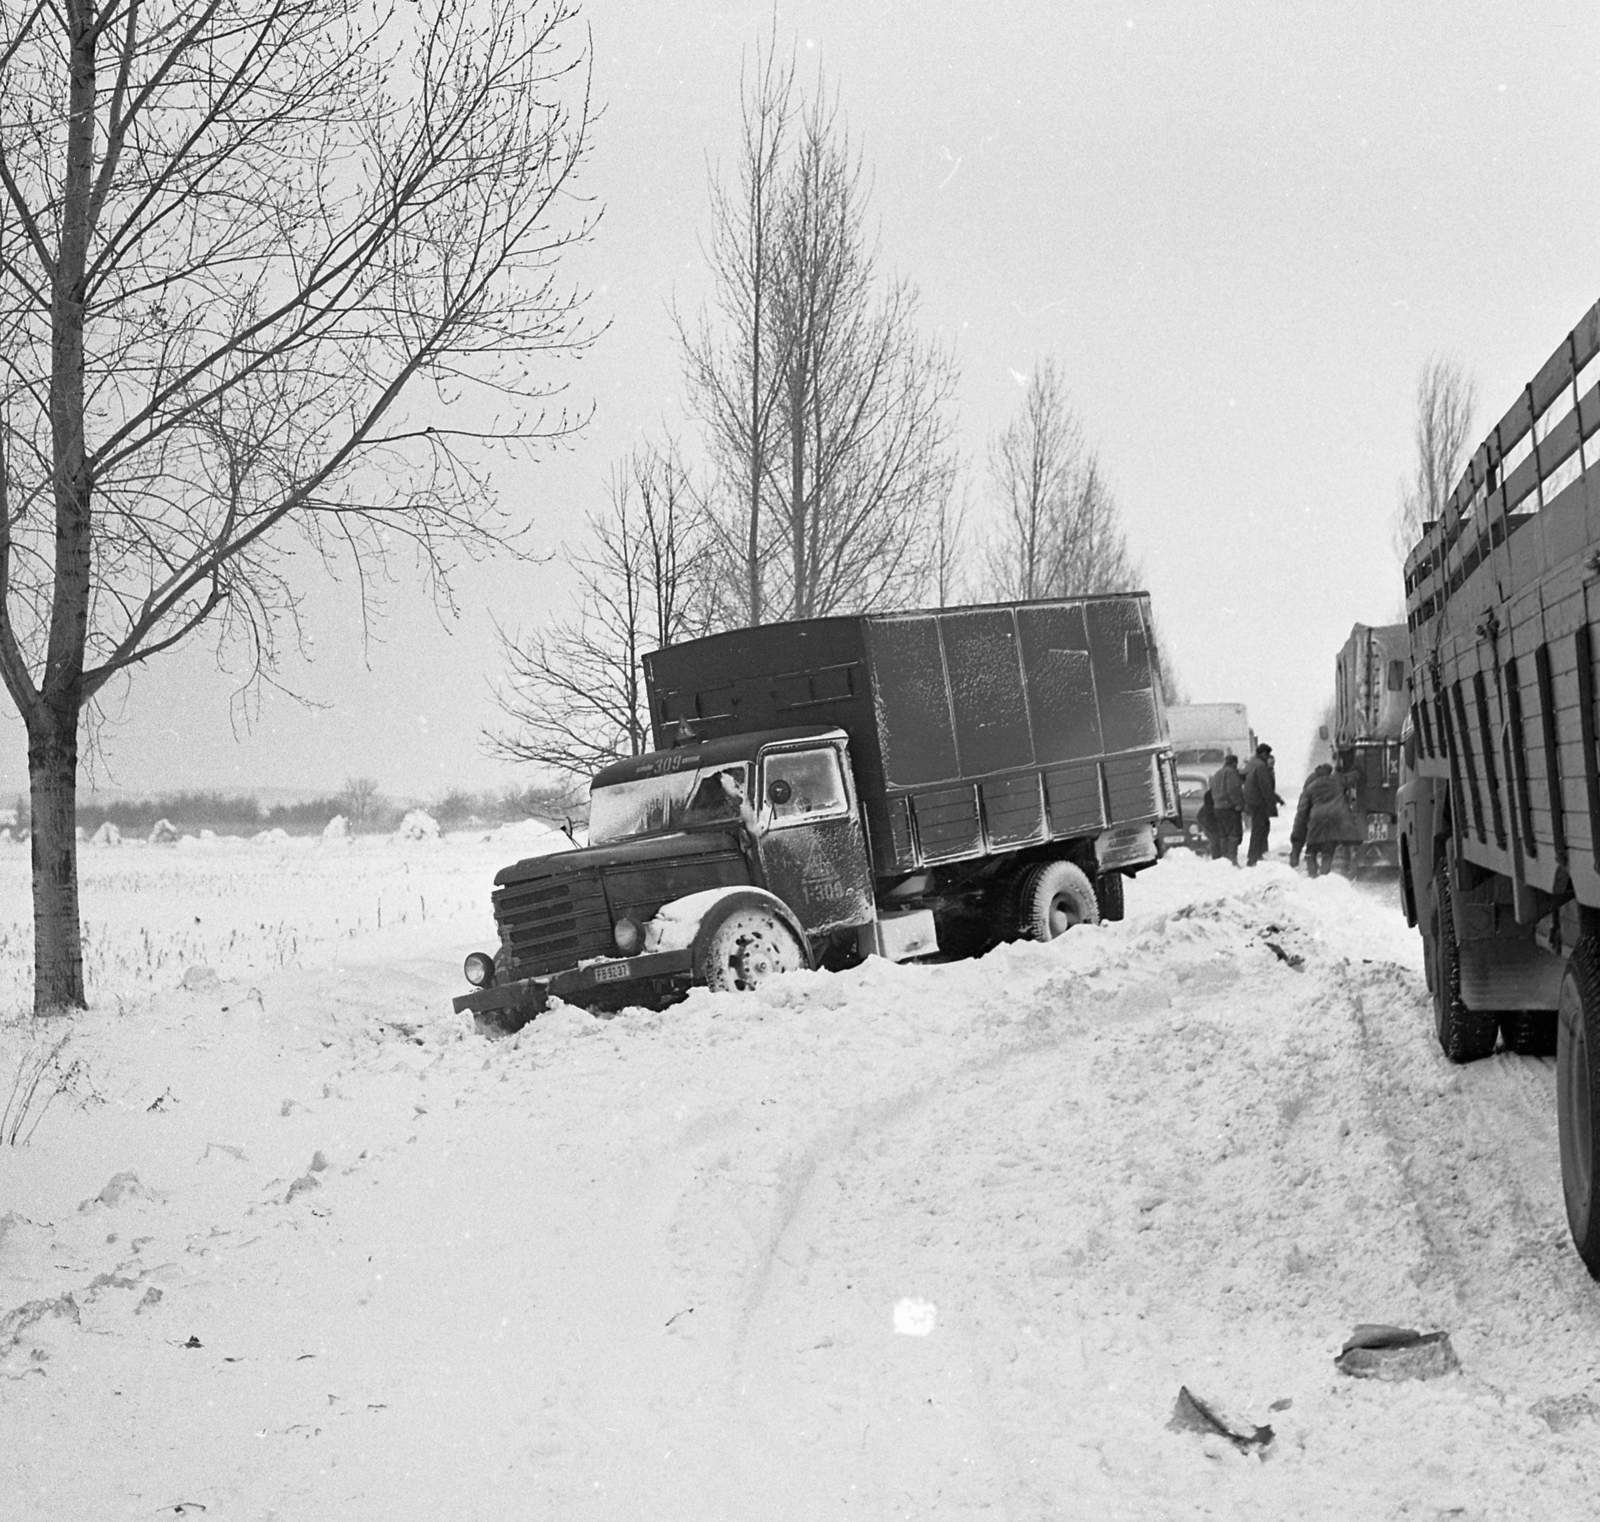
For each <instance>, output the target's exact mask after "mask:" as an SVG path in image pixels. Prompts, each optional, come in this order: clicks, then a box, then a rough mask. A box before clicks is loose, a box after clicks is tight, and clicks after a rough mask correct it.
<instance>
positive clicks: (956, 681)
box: [455, 593, 1178, 1029]
mask: <svg viewBox="0 0 1600 1522" xmlns="http://www.w3.org/2000/svg"><path fill="white" fill-rule="evenodd" d="M1150 629H1151V624H1150V607H1149V599H1148V597H1147V596H1146V595H1145V594H1144V593H1127V594H1118V595H1114V596H1104V597H1085V598H1074V599H1071V600H1066V601H1055V602H1027V603H1015V604H1005V605H998V606H986V607H968V608H957V609H945V610H940V611H937V612H908V613H884V614H865V615H852V616H848V617H834V618H819V619H811V620H807V621H804V622H797V623H786V624H767V625H762V626H760V627H756V628H749V629H736V630H733V631H731V632H729V633H726V634H717V635H712V636H711V637H709V638H707V639H700V640H693V641H690V642H688V643H685V644H681V645H673V646H671V647H669V648H667V649H664V650H658V651H656V652H655V653H654V654H652V655H647V656H646V657H645V658H644V665H645V680H646V684H647V688H648V692H649V698H650V711H651V721H652V724H653V728H654V735H653V738H654V742H655V745H656V747H657V748H656V749H655V750H654V751H652V752H649V753H648V754H645V755H640V756H634V757H631V758H629V759H627V760H624V761H618V762H616V763H615V764H613V765H611V766H608V767H606V768H605V769H604V770H603V771H601V772H600V773H599V774H598V775H596V777H595V778H594V781H593V783H592V786H591V789H590V814H589V844H588V846H587V847H586V848H584V849H581V850H576V851H571V852H566V853H563V854H561V855H557V856H550V857H537V858H533V859H530V860H527V861H520V862H517V863H515V864H513V865H511V866H508V867H506V868H505V869H504V870H503V871H501V872H500V873H499V874H498V875H497V876H496V878H495V888H494V895H493V898H494V914H495V923H496V926H497V928H498V930H499V934H500V946H499V949H498V951H497V952H496V953H494V954H492V955H491V954H489V953H486V952H480V953H474V955H473V956H471V957H469V958H468V959H467V978H468V981H469V982H471V983H473V984H474V985H476V986H475V988H474V991H473V992H471V993H468V994H464V995H462V996H461V997H459V998H457V999H456V1000H455V1007H456V1009H457V1010H470V1011H472V1012H473V1013H474V1014H475V1015H476V1016H477V1017H478V1020H479V1023H480V1024H482V1025H488V1026H496V1025H498V1026H501V1027H505V1028H513V1029H514V1028H516V1027H517V1026H519V1025H520V1024H522V1023H523V1022H524V1021H526V1020H527V1019H529V1018H530V1017H531V1016H533V1015H534V1014H537V1013H538V1011H539V1010H540V1009H542V1008H543V1007H544V1006H545V1004H546V1002H547V1000H548V999H549V998H550V997H552V996H558V997H560V998H562V999H565V1000H567V1001H568V1002H573V1003H579V1004H587V1005H590V1006H620V1005H623V1004H628V1003H638V1002H652V1001H659V1000H661V999H664V998H668V997H671V996H672V995H673V994H674V993H676V992H679V991H681V990H683V989H685V988H687V987H688V986H689V985H690V984H692V983H703V984H706V985H709V986H710V987H713V988H751V987H755V986H757V985H759V984H760V983H761V982H762V981H764V980H765V979H766V978H768V977H771V976H774V975H776V974H778V973H781V972H785V971H789V970H792V969H796V968H802V967H819V966H821V967H840V966H845V965H848V964H849V963H851V962H853V961H856V960H859V959H860V958H861V957H862V956H864V955H868V954H877V955H881V956H886V957H891V958H894V959H897V960H899V959H905V958H908V957H914V956H924V955H929V954H931V953H933V952H935V951H939V950H941V949H942V950H946V951H955V952H967V951H974V950H979V949H982V948H983V947H985V946H988V945H992V944H994V943H995V942H997V941H1001V940H1008V939H1013V938H1016V937H1019V936H1032V937H1036V938H1038V939H1048V938H1050V937H1052V936H1055V935H1058V934H1060V933H1061V932H1062V931H1063V930H1065V929H1067V928H1068V927H1069V926H1071V925H1073V924H1077V923H1081V922H1083V921H1095V920H1098V919H1100V918H1102V917H1103V918H1108V919H1115V918H1120V916H1121V912H1122V885H1123V879H1124V877H1125V876H1127V875H1131V874H1133V873H1135V872H1137V871H1139V870H1140V869H1141V868H1142V867H1145V866H1148V865H1149V864H1150V863H1151V862H1153V861H1154V860H1155V857H1156V845H1155V826H1156V823H1157V821H1159V820H1161V819H1163V818H1165V817H1167V816H1169V815H1172V814H1174V813H1176V812H1177V809H1178V803H1177V788H1176V781H1175V778H1174V775H1173V767H1172V757H1171V752H1170V750H1169V749H1168V746H1167V730H1166V718H1165V710H1164V708H1163V705H1162V701H1161V696H1160V691H1159V687H1158V684H1157V682H1156V679H1155V671H1154V667H1153V657H1152V646H1151V637H1150Z"/></svg>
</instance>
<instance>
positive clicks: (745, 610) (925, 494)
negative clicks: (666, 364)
mask: <svg viewBox="0 0 1600 1522" xmlns="http://www.w3.org/2000/svg"><path fill="white" fill-rule="evenodd" d="M792 94H793V68H792V65H791V66H790V67H789V68H788V69H787V70H782V69H779V68H778V67H777V65H776V62H775V52H774V51H769V52H768V54H767V55H766V59H765V62H764V65H763V70H762V74H761V77H760V81H759V83H758V85H757V86H756V87H755V88H753V89H752V88H749V87H747V89H746V98H745V110H744V122H745V143H744V149H743V156H742V158H741V161H740V162H741V169H740V179H739V184H740V188H741V191H742V195H741V196H740V197H739V198H737V199H736V198H734V197H733V196H731V195H730V194H728V193H727V192H724V191H721V190H717V189H714V190H713V218H714V226H715V233H714V239H713V248H714V249H715V250H717V251H718V257H717V258H715V260H714V270H715V273H716V277H717V296H716V302H717V305H718V308H719V315H720V319H721V322H720V325H719V324H718V323H717V322H713V321H712V320H711V319H710V318H703V319H702V321H701V324H700V326H699V328H698V329H697V330H696V331H695V332H694V333H693V334H689V333H688V332H687V330H686V329H685V328H684V325H683V324H682V323H681V322H680V324H679V327H680V333H682V334H683V335H684V351H685V361H686V369H687V373H688V380H689V389H690V395H691V402H692V405H693V407H694V409H695V411H696V412H697V414H698V415H699V417H700V419H701V421H702V422H703V424H704V426H705V428H706V431H707V434H708V437H709V440H710V443H711V453H712V458H713V462H714V467H715V471H716V476H715V479H714V482H713V485H712V491H711V493H710V498H709V506H710V509H711V523H712V526H713V528H714V531H715V532H714V536H713V542H714V546H715V548H716V550H717V556H718V561H719V563H720V567H721V575H720V578H719V581H720V585H721V587H722V589H723V593H724V597H723V602H724V612H723V617H724V618H725V619H727V620H728V621H735V620H738V621H748V622H751V623H759V622H762V621H764V620H766V619H770V618H811V617H817V616H819V615H822V614H827V613H833V612H840V611H843V610H846V609H849V608H861V607H882V606H894V605H897V604H903V603H904V602H905V601H907V600H909V599H913V598H915V597H917V596H920V595H922V594H923V593H924V592H925V591H926V589H927V587H928V586H929V584H930V580H931V577H932V572H933V569H934V561H935V557H936V548H935V545H934V542H933V541H934V537H935V533H936V529H937V519H938V514H939V513H940V512H941V511H942V510H944V508H945V505H946V503H947V499H948V497H949V494H950V492H951V490H952V488H953V484H954V479H955V457H954V451H953V449H952V447H951V430H950V422H949V404H950V401H951V397H952V394H953V391H954V386H955V372H954V366H953V363H952V361H951V359H950V357H949V355H948V353H946V351H945V350H944V349H943V348H942V347H941V346H940V345H938V344H937V343H933V342H930V341H927V340H925V339H923V338H922V337H921V336H920V335H919V334H918V332H917V326H916V324H917V315H918V311H917V309H918V298H917V294H916V292H915V291H914V290H913V289H912V287H911V286H910V285H909V284H907V283H906V282H905V281H903V280H898V279H885V278H884V277H882V276H881V275H880V271H879V253H878V250H877V248H876V246H875V245H874V244H873V243H872V242H871V241H870V240H869V238H868V236H867V232H866V192H865V189H864V186H863V177H862V164H861V159H860V157H859V155H858V154H856V153H855V152H854V151H853V150H852V148H851V145H850V140H849V134H848V131H847V129H846V127H845V125H844V123H843V121H842V118H841V116H840V113H839V110H838V107H837V104H836V102H834V101H832V100H830V99H828V98H826V97H825V96H824V94H823V92H822V88H821V86H820V84H819V87H818V91H817V94H816V96H815V97H814V98H813V99H812V101H811V102H810V104H809V105H807V106H806V107H805V109H804V110H803V111H799V112H797V111H796V110H795V108H794V106H793V104H792ZM756 166H759V168H760V173H759V175H758V174H757V173H756ZM758 183H759V186H760V195H759V197H758V196H757V194H756V192H755V188H754V187H756V185H757V184H758ZM758 245H759V249H760V256H759V258H758V257H757V255H756V252H755V251H756V249H757V247H758ZM729 249H732V250H737V251H738V252H739V255H740V257H739V259H738V260H737V261H733V260H730V259H729V258H728V257H725V256H724V255H723V254H722V251H723V250H729ZM758 277H759V279H760V280H761V281H762V282H763V284H762V286H761V288H760V289H759V290H757V289H756V288H755V286H754V284H753V283H754V282H755V281H756V280H757V278H758ZM735 403H737V405H735Z"/></svg>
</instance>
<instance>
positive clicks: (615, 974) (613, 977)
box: [594, 962, 629, 983]
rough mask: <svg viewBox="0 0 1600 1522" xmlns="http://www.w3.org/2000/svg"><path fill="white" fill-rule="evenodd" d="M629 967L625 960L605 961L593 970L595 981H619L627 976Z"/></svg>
mask: <svg viewBox="0 0 1600 1522" xmlns="http://www.w3.org/2000/svg"><path fill="white" fill-rule="evenodd" d="M628 972H629V968H628V964H627V963H626V962H605V963H602V965H600V966H599V967H596V968H595V970H594V980H595V982H596V983H620V982H622V980H623V979H624V978H626V977H627V976H628Z"/></svg>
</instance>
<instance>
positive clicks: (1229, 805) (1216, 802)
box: [1211, 751, 1244, 866]
mask: <svg viewBox="0 0 1600 1522" xmlns="http://www.w3.org/2000/svg"><path fill="white" fill-rule="evenodd" d="M1211 808H1212V811H1213V812H1214V813H1215V814H1216V816H1217V833H1216V836H1215V844H1214V845H1213V846H1212V848H1211V854H1212V856H1213V857H1214V858H1221V857H1226V858H1227V859H1228V860H1229V861H1231V862H1232V863H1233V864H1234V866H1238V865H1239V842H1240V841H1241V840H1242V839H1243V838H1244V779H1243V778H1242V777H1241V776H1240V775H1239V758H1238V757H1237V756H1236V755H1234V754H1233V753H1232V752H1231V751H1230V752H1229V753H1228V754H1227V755H1225V756H1224V757H1223V758H1222V765H1221V766H1220V767H1219V768H1218V769H1217V771H1216V772H1215V773H1213V775H1212V778H1211Z"/></svg>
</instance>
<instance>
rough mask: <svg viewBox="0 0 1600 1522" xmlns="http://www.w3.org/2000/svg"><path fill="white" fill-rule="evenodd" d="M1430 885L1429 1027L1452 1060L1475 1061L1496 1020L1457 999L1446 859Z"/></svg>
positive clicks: (1488, 1043) (1488, 1044)
mask: <svg viewBox="0 0 1600 1522" xmlns="http://www.w3.org/2000/svg"><path fill="white" fill-rule="evenodd" d="M1433 885H1434V892H1433V902H1434V917H1435V921H1434V935H1433V1028H1434V1032H1435V1034H1436V1035H1437V1036H1438V1037H1439V1050H1440V1051H1442V1052H1443V1053H1444V1054H1445V1056H1446V1057H1448V1058H1449V1059H1450V1060H1451V1061H1452V1062H1476V1061H1477V1060H1478V1059H1479V1058H1480V1057H1487V1056H1489V1055H1490V1053H1492V1052H1493V1051H1494V1044H1495V1042H1496V1041H1497V1040H1498V1039H1499V1036H1500V1021H1499V1019H1498V1018H1497V1017H1496V1016H1495V1015H1486V1014H1480V1013H1478V1011H1476V1010H1471V1009H1468V1008H1467V1006H1466V1005H1465V1004H1463V1003H1462V1002H1461V960H1460V957H1459V954H1458V952H1457V948H1456V922H1455V917H1454V915H1453V913H1452V911H1451V907H1450V866H1449V863H1448V862H1447V861H1444V860H1442V859H1441V861H1440V863H1439V867H1438V870H1437V872H1436V873H1435V874H1434V879H1433Z"/></svg>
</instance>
